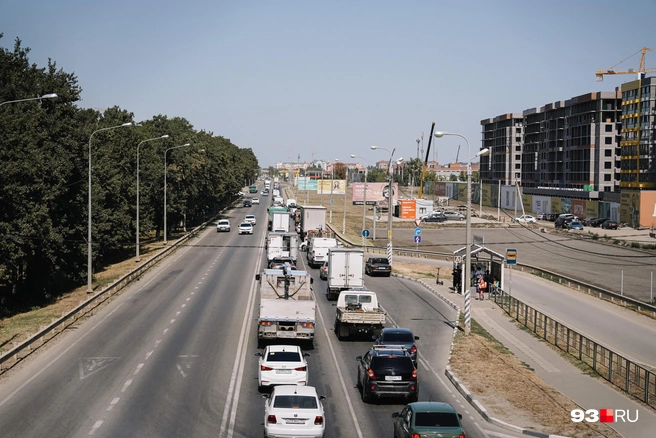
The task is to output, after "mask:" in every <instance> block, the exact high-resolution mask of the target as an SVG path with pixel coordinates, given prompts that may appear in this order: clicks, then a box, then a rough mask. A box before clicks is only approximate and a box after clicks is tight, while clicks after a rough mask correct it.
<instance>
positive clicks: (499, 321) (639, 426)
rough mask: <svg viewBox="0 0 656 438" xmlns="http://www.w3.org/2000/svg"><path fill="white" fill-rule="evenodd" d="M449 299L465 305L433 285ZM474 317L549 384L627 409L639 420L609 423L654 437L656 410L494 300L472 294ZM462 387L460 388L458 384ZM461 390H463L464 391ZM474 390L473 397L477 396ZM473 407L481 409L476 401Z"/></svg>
mask: <svg viewBox="0 0 656 438" xmlns="http://www.w3.org/2000/svg"><path fill="white" fill-rule="evenodd" d="M432 287H433V289H434V290H435V291H436V292H437V293H438V294H439V295H442V297H443V298H445V299H446V300H448V301H451V302H452V303H453V304H455V305H457V306H458V307H460V309H461V310H463V309H464V297H463V296H462V295H458V294H455V293H453V292H452V291H451V290H450V289H449V288H448V287H447V286H446V285H444V286H440V285H435V286H432ZM472 318H473V319H475V320H476V322H478V323H479V324H480V325H481V326H482V327H483V328H484V329H485V330H487V331H488V332H489V333H490V334H491V335H492V336H493V337H494V338H496V339H497V340H498V341H499V342H500V343H502V344H503V345H504V346H505V347H506V348H508V349H509V350H510V351H512V352H513V354H514V355H515V356H516V357H517V358H518V359H519V360H520V361H523V362H525V363H527V364H528V365H529V366H531V368H533V369H534V370H535V373H536V374H537V375H538V376H539V377H540V378H542V379H543V380H544V381H545V382H546V383H547V384H548V385H550V386H552V387H553V388H555V389H557V390H558V391H560V392H561V393H563V394H564V395H565V396H567V397H568V398H570V399H571V400H572V401H573V402H574V403H576V404H578V405H579V406H581V408H582V409H584V410H585V409H597V410H599V409H625V410H629V411H630V412H631V413H632V414H631V415H632V416H633V415H634V413H635V411H636V410H637V411H638V413H639V419H638V422H636V423H623V422H615V423H611V424H610V426H611V427H612V428H613V429H615V430H616V431H617V432H618V433H620V434H621V435H622V436H624V437H627V438H634V437H635V438H641V437H645V438H646V437H653V436H655V435H654V434H655V432H654V431H656V412H655V411H654V410H652V409H650V408H649V407H645V406H643V405H641V404H640V403H638V402H635V401H633V400H632V399H630V398H628V397H627V396H625V395H624V394H623V393H621V392H620V391H619V390H616V389H614V388H613V387H611V386H609V384H606V383H605V382H604V381H603V380H602V379H597V378H594V377H590V376H588V375H586V374H583V373H582V372H581V371H580V370H579V369H578V368H576V367H575V366H573V365H572V364H570V363H569V362H567V361H566V360H565V359H563V358H562V357H561V356H560V355H559V354H558V353H556V352H555V351H554V350H553V349H552V348H551V347H550V346H549V345H547V344H545V343H544V342H541V341H539V340H538V339H537V338H535V337H534V336H533V335H531V334H530V333H527V332H526V331H524V330H521V329H520V328H519V326H518V325H517V324H515V323H514V322H513V320H512V319H511V318H510V317H509V316H507V315H506V314H505V313H504V312H503V311H502V310H501V308H499V306H497V305H496V304H495V303H494V302H493V301H489V300H485V301H477V300H474V294H472ZM454 383H456V386H458V383H457V382H454ZM458 389H459V390H460V389H461V388H458ZM461 392H462V391H461ZM475 396H476V395H475V394H473V397H474V398H475ZM472 405H473V407H474V408H475V409H477V410H478V411H479V412H480V410H481V409H480V408H479V407H478V406H477V405H476V403H472ZM481 414H482V415H483V416H484V417H485V418H489V417H492V418H495V413H494V412H489V411H484V412H481ZM498 420H500V421H501V422H506V423H510V424H512V419H505V418H496V419H495V420H488V421H491V422H492V423H494V424H497V425H500V424H499V422H498Z"/></svg>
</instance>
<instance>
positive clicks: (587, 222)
mask: <svg viewBox="0 0 656 438" xmlns="http://www.w3.org/2000/svg"><path fill="white" fill-rule="evenodd" d="M597 219H599V218H596V217H586V218H585V219H583V220H581V224H582V225H583V226H584V227H591V226H592V223H593V222H594V221H596V220H597Z"/></svg>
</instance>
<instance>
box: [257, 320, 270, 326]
mask: <svg viewBox="0 0 656 438" xmlns="http://www.w3.org/2000/svg"><path fill="white" fill-rule="evenodd" d="M260 325H264V326H269V325H273V322H271V321H260Z"/></svg>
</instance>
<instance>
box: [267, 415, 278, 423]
mask: <svg viewBox="0 0 656 438" xmlns="http://www.w3.org/2000/svg"><path fill="white" fill-rule="evenodd" d="M267 423H269V424H276V416H275V415H269V416H268V417H267Z"/></svg>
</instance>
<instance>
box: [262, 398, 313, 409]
mask: <svg viewBox="0 0 656 438" xmlns="http://www.w3.org/2000/svg"><path fill="white" fill-rule="evenodd" d="M273 407H274V408H282V409H317V407H318V406H317V399H316V397H312V396H307V395H279V396H276V398H275V399H274V400H273Z"/></svg>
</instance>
